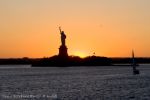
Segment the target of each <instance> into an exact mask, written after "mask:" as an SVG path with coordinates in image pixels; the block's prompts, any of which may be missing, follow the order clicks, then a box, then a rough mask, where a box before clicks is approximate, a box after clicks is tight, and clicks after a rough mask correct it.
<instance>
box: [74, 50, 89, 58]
mask: <svg viewBox="0 0 150 100" xmlns="http://www.w3.org/2000/svg"><path fill="white" fill-rule="evenodd" d="M74 55H75V56H79V57H81V58H84V57H86V56H87V54H86V53H85V52H81V51H75V52H74Z"/></svg>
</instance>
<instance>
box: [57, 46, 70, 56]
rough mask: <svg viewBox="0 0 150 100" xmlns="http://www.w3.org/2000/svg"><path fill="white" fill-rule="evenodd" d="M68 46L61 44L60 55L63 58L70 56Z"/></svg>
mask: <svg viewBox="0 0 150 100" xmlns="http://www.w3.org/2000/svg"><path fill="white" fill-rule="evenodd" d="M67 49H68V48H67V47H66V46H65V45H61V46H60V48H59V56H60V57H62V58H65V57H68V52H67Z"/></svg>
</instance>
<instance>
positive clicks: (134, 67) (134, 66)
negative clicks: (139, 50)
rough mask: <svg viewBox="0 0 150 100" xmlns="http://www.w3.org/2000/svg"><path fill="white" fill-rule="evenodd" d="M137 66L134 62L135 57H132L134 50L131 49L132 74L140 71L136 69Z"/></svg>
mask: <svg viewBox="0 0 150 100" xmlns="http://www.w3.org/2000/svg"><path fill="white" fill-rule="evenodd" d="M137 66H139V65H138V64H137V63H136V62H135V58H134V51H133V50H132V68H133V74H134V75H136V74H140V71H139V70H138V69H136V67H137Z"/></svg>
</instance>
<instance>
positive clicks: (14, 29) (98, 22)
mask: <svg viewBox="0 0 150 100" xmlns="http://www.w3.org/2000/svg"><path fill="white" fill-rule="evenodd" d="M149 5H150V0H0V16H1V17H0V22H1V23H0V58H22V57H29V58H41V57H50V56H53V55H57V54H58V48H59V46H60V34H59V30H58V27H59V26H61V27H62V30H64V31H65V33H66V35H67V39H66V43H67V47H68V53H69V55H77V56H82V57H83V56H91V55H93V53H94V52H95V55H97V56H106V57H130V56H131V52H132V49H133V50H134V51H135V56H137V57H150V52H149V51H150V46H149V45H150V39H149V37H150V28H149V26H150V19H149V18H150V13H149V12H150V6H149Z"/></svg>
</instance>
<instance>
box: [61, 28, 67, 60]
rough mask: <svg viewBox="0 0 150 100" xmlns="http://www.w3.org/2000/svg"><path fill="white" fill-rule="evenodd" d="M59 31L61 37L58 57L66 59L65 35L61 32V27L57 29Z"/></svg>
mask: <svg viewBox="0 0 150 100" xmlns="http://www.w3.org/2000/svg"><path fill="white" fill-rule="evenodd" d="M59 30H60V35H61V45H60V48H59V56H60V57H61V58H66V57H68V52H67V46H66V41H65V40H66V35H65V33H64V31H61V27H59Z"/></svg>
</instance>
